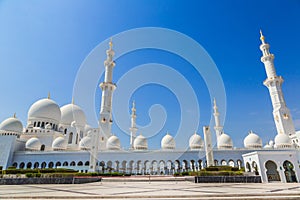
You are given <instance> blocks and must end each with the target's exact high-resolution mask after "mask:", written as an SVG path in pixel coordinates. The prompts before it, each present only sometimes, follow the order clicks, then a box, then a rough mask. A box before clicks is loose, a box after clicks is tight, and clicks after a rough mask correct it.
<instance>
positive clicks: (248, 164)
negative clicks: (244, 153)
mask: <svg viewBox="0 0 300 200" xmlns="http://www.w3.org/2000/svg"><path fill="white" fill-rule="evenodd" d="M245 171H246V172H251V166H250V163H248V162H247V163H246V169H245Z"/></svg>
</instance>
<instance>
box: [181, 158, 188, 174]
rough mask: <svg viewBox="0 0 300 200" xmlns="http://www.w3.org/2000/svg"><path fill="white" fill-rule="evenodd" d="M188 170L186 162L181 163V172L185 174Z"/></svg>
mask: <svg viewBox="0 0 300 200" xmlns="http://www.w3.org/2000/svg"><path fill="white" fill-rule="evenodd" d="M187 170H188V162H187V161H186V160H183V161H182V171H183V172H185V171H187Z"/></svg>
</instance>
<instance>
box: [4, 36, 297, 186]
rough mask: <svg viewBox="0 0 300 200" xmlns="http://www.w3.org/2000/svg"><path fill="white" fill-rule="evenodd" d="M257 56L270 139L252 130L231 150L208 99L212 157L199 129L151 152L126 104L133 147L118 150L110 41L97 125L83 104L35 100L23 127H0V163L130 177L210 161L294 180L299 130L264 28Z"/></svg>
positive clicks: (7, 123) (14, 122)
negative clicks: (272, 128)
mask: <svg viewBox="0 0 300 200" xmlns="http://www.w3.org/2000/svg"><path fill="white" fill-rule="evenodd" d="M260 39H261V42H262V44H261V45H260V50H261V51H262V57H261V61H262V62H263V64H264V66H265V70H266V74H267V79H266V80H265V81H264V82H263V83H264V85H265V86H266V87H267V88H268V90H269V93H270V97H271V101H272V106H273V117H274V122H275V125H276V129H277V135H276V137H275V138H274V141H270V142H269V143H268V144H267V145H265V146H263V143H262V140H261V138H260V137H259V136H258V135H257V134H256V133H254V132H252V131H251V132H249V134H248V135H247V136H246V137H245V139H244V147H243V148H234V146H233V142H232V139H231V137H230V136H229V135H228V134H226V133H224V128H223V126H222V125H221V124H220V119H219V116H220V113H219V112H218V107H217V101H216V100H215V99H214V100H213V108H212V109H213V115H214V120H215V126H214V127H213V130H210V128H209V127H207V133H208V134H211V131H214V132H215V134H216V138H217V146H216V147H215V148H213V149H212V153H213V154H211V156H213V157H211V159H212V160H207V159H206V156H205V155H206V153H207V152H206V151H205V149H206V150H207V149H209V148H205V147H206V145H207V144H205V143H204V140H203V139H202V137H201V136H200V135H199V134H198V133H194V134H192V136H191V137H190V138H187V140H189V148H188V149H184V150H181V149H177V148H176V141H175V138H174V137H173V136H172V135H171V134H169V133H166V135H165V136H164V137H163V138H162V139H161V148H160V149H157V150H149V149H148V141H147V138H146V137H145V136H143V135H142V134H139V135H137V133H138V128H137V126H136V108H135V103H134V102H133V105H132V108H131V127H130V141H129V142H130V148H129V149H126V150H124V149H123V148H121V144H120V140H119V138H118V137H117V136H116V135H113V134H112V133H111V127H112V123H113V120H112V119H113V116H112V109H113V105H112V98H113V92H114V90H115V89H116V88H117V86H116V84H114V83H113V69H114V67H115V62H114V60H113V57H114V54H115V52H114V50H113V48H112V47H113V44H112V41H110V43H109V49H108V50H107V51H106V54H107V59H106V60H105V61H104V67H105V77H104V81H103V82H102V83H101V84H100V88H101V90H102V99H101V107H100V116H99V122H98V124H99V126H98V127H96V128H93V127H91V126H89V125H88V124H87V122H86V116H85V113H84V111H83V109H82V108H81V107H80V106H78V105H76V104H75V103H74V101H72V103H70V104H67V105H64V106H62V107H60V106H59V105H58V104H57V103H56V102H55V101H54V100H52V99H51V98H50V95H48V98H44V99H40V100H38V101H37V102H35V103H34V104H33V105H32V106H31V107H30V108H29V111H28V116H27V124H26V126H23V124H22V123H21V121H20V120H18V119H17V117H16V116H15V115H14V116H13V117H10V118H8V119H6V120H4V121H3V122H2V123H1V124H0V149H1V152H0V166H3V168H4V169H6V168H8V167H9V166H14V167H16V168H22V169H27V168H70V169H75V170H79V171H81V172H89V171H92V172H94V171H98V172H114V171H116V172H124V173H130V174H153V175H156V174H164V175H172V174H174V173H176V172H186V171H198V170H200V169H202V168H204V167H206V166H208V165H230V166H233V167H239V168H241V167H245V171H246V172H248V173H250V174H251V173H252V174H258V175H261V177H262V181H263V182H271V181H281V182H299V178H300V170H299V163H300V152H299V147H300V131H297V132H296V131H295V127H294V124H293V119H292V116H291V113H290V111H289V109H288V108H287V106H286V103H285V100H284V96H283V92H282V89H281V85H282V83H283V78H282V77H281V76H277V74H276V71H275V67H274V55H273V54H271V53H270V45H269V44H268V43H266V42H265V38H264V36H263V35H262V33H261V38H260Z"/></svg>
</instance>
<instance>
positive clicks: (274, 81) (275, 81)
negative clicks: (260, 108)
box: [264, 76, 284, 87]
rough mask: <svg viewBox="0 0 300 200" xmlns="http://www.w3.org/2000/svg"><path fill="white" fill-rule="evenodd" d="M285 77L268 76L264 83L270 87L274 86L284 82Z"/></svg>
mask: <svg viewBox="0 0 300 200" xmlns="http://www.w3.org/2000/svg"><path fill="white" fill-rule="evenodd" d="M283 81H284V80H283V78H282V77H281V76H276V77H272V78H267V79H266V80H265V81H264V85H265V86H267V87H269V86H274V85H276V84H279V85H281V84H282V83H283Z"/></svg>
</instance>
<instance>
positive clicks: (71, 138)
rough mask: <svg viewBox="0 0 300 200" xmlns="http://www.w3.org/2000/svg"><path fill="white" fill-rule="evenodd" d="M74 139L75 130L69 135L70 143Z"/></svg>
mask: <svg viewBox="0 0 300 200" xmlns="http://www.w3.org/2000/svg"><path fill="white" fill-rule="evenodd" d="M72 140H73V132H71V133H70V135H69V140H68V144H72Z"/></svg>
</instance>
